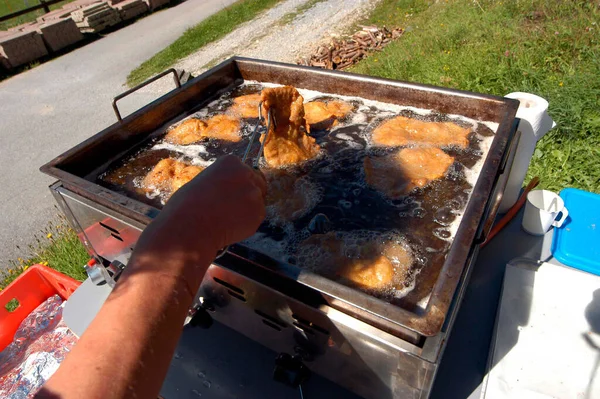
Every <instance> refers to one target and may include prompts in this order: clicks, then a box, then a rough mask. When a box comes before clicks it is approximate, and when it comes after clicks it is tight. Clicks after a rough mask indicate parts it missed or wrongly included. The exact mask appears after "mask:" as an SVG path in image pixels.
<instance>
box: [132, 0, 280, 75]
mask: <svg viewBox="0 0 600 399" xmlns="http://www.w3.org/2000/svg"><path fill="white" fill-rule="evenodd" d="M280 1H281V0H240V1H237V2H235V3H234V4H232V5H231V6H229V7H226V8H224V9H223V10H221V11H219V12H217V13H215V14H213V15H211V16H210V17H208V18H206V19H205V20H204V21H202V22H200V23H199V24H198V25H196V26H193V27H191V28H190V29H188V30H186V31H185V33H184V34H183V35H182V36H181V37H179V38H178V39H177V40H176V41H175V42H173V43H172V44H171V45H169V46H168V47H167V48H165V49H163V50H161V51H159V52H158V53H156V54H155V55H154V56H152V57H151V58H150V59H149V60H147V61H145V62H143V63H142V64H141V65H140V66H138V67H137V68H135V69H134V70H133V71H131V73H130V74H129V76H127V84H128V85H129V86H135V85H137V84H139V83H141V82H143V81H144V80H146V79H148V78H149V77H151V76H154V75H156V74H157V73H160V72H162V71H164V70H165V69H167V68H169V67H170V66H172V65H174V64H175V63H176V62H177V61H179V60H180V59H182V58H185V57H187V56H188V55H190V54H192V53H194V52H195V51H197V50H198V49H200V48H201V47H203V46H205V45H206V44H208V43H211V42H213V41H215V40H218V39H220V38H222V37H223V36H225V35H226V34H228V33H229V32H231V31H232V30H233V29H235V28H236V27H237V26H238V25H239V24H242V23H244V22H247V21H250V20H252V19H254V18H255V17H256V15H258V14H259V13H260V12H261V11H264V10H266V9H268V8H271V7H273V6H274V5H275V4H277V3H279V2H280Z"/></svg>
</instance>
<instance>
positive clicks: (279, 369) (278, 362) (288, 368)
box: [273, 353, 310, 388]
mask: <svg viewBox="0 0 600 399" xmlns="http://www.w3.org/2000/svg"><path fill="white" fill-rule="evenodd" d="M309 377H310V370H309V369H308V367H306V366H305V365H304V363H302V359H301V358H300V356H291V355H289V354H287V353H280V354H279V355H278V356H277V358H276V359H275V370H273V379H274V380H275V381H279V382H282V383H284V384H286V385H289V386H291V387H293V388H298V387H299V386H300V385H301V384H303V383H304V382H306V381H307V380H308V378H309Z"/></svg>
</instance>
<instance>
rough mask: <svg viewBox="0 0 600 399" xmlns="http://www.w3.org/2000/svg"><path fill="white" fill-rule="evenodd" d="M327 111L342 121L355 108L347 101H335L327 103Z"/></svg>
mask: <svg viewBox="0 0 600 399" xmlns="http://www.w3.org/2000/svg"><path fill="white" fill-rule="evenodd" d="M327 109H328V110H329V112H331V113H332V114H333V116H335V117H336V118H338V119H342V118H343V117H345V116H346V115H348V114H349V113H350V112H351V111H352V110H353V109H354V106H353V105H352V104H350V103H347V102H345V101H340V100H334V101H329V102H328V103H327Z"/></svg>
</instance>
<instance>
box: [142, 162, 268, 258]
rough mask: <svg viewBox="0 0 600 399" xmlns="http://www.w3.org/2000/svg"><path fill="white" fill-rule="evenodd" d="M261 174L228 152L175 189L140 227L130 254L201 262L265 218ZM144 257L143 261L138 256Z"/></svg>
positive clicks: (256, 226) (254, 229)
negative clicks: (154, 217)
mask: <svg viewBox="0 0 600 399" xmlns="http://www.w3.org/2000/svg"><path fill="white" fill-rule="evenodd" d="M266 191H267V183H266V180H265V178H264V176H263V175H262V174H261V173H260V172H258V171H255V170H253V169H252V168H250V167H249V166H247V165H245V164H243V163H242V162H241V161H240V160H239V159H238V158H236V157H234V156H231V155H228V156H225V157H223V158H220V159H218V160H217V161H216V162H215V163H214V164H213V165H211V166H210V167H208V168H207V169H206V170H204V171H203V172H201V173H200V174H199V175H198V176H196V178H194V179H193V180H192V181H191V182H189V183H188V184H186V185H185V186H183V187H182V188H181V189H179V190H178V191H177V192H176V193H175V194H174V195H173V196H172V197H171V199H170V200H169V202H168V203H167V205H166V206H165V207H164V209H163V210H162V212H161V213H160V214H159V216H158V217H157V218H156V219H155V220H154V221H153V222H152V223H151V224H150V225H149V226H148V227H147V228H146V230H144V233H143V234H142V236H141V237H140V239H139V240H138V244H137V245H136V248H135V252H134V257H136V258H140V257H141V256H142V255H143V256H144V258H147V259H149V258H153V259H154V262H157V260H160V259H166V258H167V257H169V259H177V260H180V262H179V263H193V264H200V263H204V262H206V258H207V257H208V258H209V261H210V260H212V259H213V258H214V257H215V255H216V252H217V251H218V250H219V249H221V248H223V247H225V246H227V245H229V244H233V243H236V242H238V241H241V240H243V239H245V238H247V237H249V236H251V235H252V234H254V233H255V232H256V230H257V229H258V226H259V225H260V223H261V222H262V221H263V220H264V218H265V196H266ZM143 263H148V262H143Z"/></svg>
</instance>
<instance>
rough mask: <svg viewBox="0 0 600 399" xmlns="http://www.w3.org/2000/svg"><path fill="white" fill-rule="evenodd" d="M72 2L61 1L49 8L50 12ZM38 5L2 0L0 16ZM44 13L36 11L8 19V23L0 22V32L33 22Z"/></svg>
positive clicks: (30, 0) (31, 1)
mask: <svg viewBox="0 0 600 399" xmlns="http://www.w3.org/2000/svg"><path fill="white" fill-rule="evenodd" d="M72 1H73V0H65V1H61V2H60V3H56V4H53V5H51V6H50V7H49V8H50V10H56V9H57V8H61V7H62V6H64V5H65V4H67V3H70V2H72ZM38 4H40V2H39V1H38V0H25V1H23V0H4V1H1V2H0V15H7V14H12V13H13V12H17V11H20V10H23V9H25V8H29V7H33V6H37V5H38ZM45 13H46V12H45V11H44V10H43V9H42V10H36V11H32V12H28V13H27V14H24V15H21V16H19V17H16V18H13V19H9V20H8V21H4V22H0V30H7V29H8V28H11V27H13V26H17V25H20V24H24V23H26V22H33V21H35V19H36V18H37V17H39V16H42V15H44V14H45Z"/></svg>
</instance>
